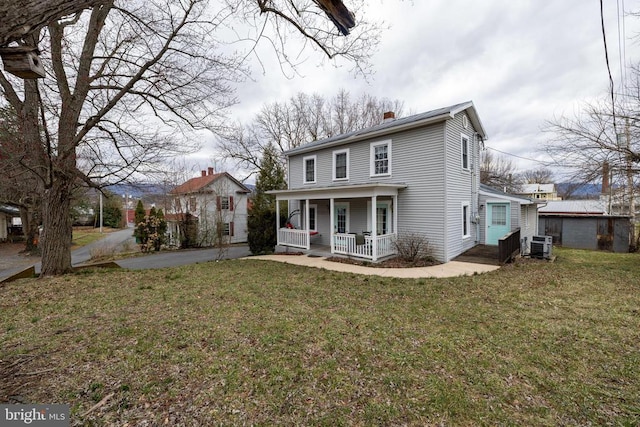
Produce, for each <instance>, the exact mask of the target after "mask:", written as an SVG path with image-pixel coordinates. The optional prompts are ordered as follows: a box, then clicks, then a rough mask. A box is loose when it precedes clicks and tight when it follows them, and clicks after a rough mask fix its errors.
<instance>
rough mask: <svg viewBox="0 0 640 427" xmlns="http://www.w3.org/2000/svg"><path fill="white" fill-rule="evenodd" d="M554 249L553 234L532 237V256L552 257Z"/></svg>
mask: <svg viewBox="0 0 640 427" xmlns="http://www.w3.org/2000/svg"><path fill="white" fill-rule="evenodd" d="M552 250H553V236H533V237H532V238H531V258H540V259H543V258H544V259H550V258H551V252H552Z"/></svg>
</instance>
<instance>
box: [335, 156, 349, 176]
mask: <svg viewBox="0 0 640 427" xmlns="http://www.w3.org/2000/svg"><path fill="white" fill-rule="evenodd" d="M332 169H333V180H334V181H347V180H349V149H344V150H337V151H334V152H333V168H332Z"/></svg>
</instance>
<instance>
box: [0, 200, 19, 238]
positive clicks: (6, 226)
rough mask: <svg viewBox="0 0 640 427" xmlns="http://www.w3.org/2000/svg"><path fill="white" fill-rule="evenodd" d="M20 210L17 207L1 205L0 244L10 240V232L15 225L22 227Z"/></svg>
mask: <svg viewBox="0 0 640 427" xmlns="http://www.w3.org/2000/svg"><path fill="white" fill-rule="evenodd" d="M21 224H22V222H21V221H20V209H18V208H16V207H15V206H10V205H4V204H0V242H4V241H6V240H7V239H8V238H9V230H10V229H11V228H13V227H14V226H15V225H21Z"/></svg>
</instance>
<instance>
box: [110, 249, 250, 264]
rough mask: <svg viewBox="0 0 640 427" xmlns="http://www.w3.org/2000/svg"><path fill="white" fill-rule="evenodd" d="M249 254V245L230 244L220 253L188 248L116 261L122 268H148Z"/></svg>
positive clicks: (232, 257) (214, 250)
mask: <svg viewBox="0 0 640 427" xmlns="http://www.w3.org/2000/svg"><path fill="white" fill-rule="evenodd" d="M249 255H251V252H250V251H249V247H248V246H246V245H242V246H230V247H229V248H227V250H226V251H224V252H222V253H220V252H219V250H218V249H189V250H184V251H164V252H156V253H153V254H151V255H146V256H139V257H134V258H127V259H121V260H118V261H116V263H117V264H118V265H119V266H120V267H122V268H129V269H132V270H144V269H148V268H162V267H177V266H179V265H187V264H198V263H200V262H207V261H214V260H216V259H234V258H242V257H245V256H249Z"/></svg>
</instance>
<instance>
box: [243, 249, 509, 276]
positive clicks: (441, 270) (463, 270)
mask: <svg viewBox="0 0 640 427" xmlns="http://www.w3.org/2000/svg"><path fill="white" fill-rule="evenodd" d="M246 259H258V260H265V261H277V262H284V263H287V264H296V265H304V266H307V267H316V268H324V269H326V270H333V271H341V272H344V273H356V274H366V275H369V276H383V277H399V278H405V279H419V278H430V277H457V276H469V275H473V274H480V273H486V272H489V271H494V270H497V269H499V268H500V267H498V266H497V265H485V264H474V263H470V262H459V261H450V262H447V263H445V264H440V265H434V266H431V267H415V268H378V267H364V266H361V265H353V264H346V263H341V262H333V261H327V259H326V258H323V257H309V256H307V255H261V256H252V257H248V258H246Z"/></svg>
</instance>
